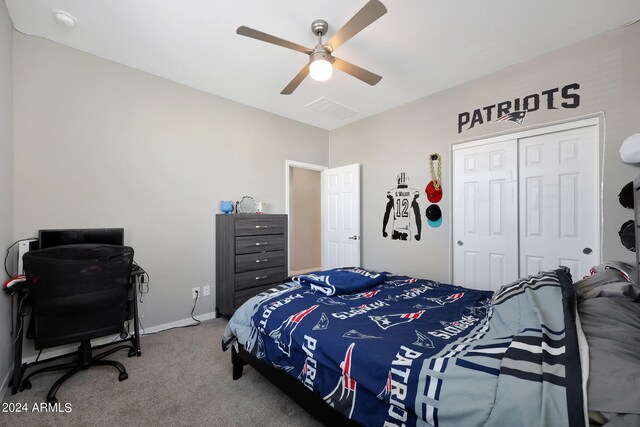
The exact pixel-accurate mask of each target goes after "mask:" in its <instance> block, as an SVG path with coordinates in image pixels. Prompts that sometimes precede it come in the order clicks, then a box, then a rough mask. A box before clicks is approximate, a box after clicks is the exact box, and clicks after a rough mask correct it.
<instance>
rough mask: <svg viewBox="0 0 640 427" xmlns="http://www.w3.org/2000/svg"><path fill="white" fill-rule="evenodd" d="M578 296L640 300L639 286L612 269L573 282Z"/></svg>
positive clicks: (583, 297)
mask: <svg viewBox="0 0 640 427" xmlns="http://www.w3.org/2000/svg"><path fill="white" fill-rule="evenodd" d="M573 286H574V287H575V289H576V292H577V293H578V298H579V299H580V300H582V299H589V298H597V297H605V298H624V299H628V300H631V301H640V286H638V285H637V284H635V283H633V282H630V281H628V280H627V276H626V275H625V274H624V273H622V272H620V271H618V270H614V269H606V270H602V271H600V272H598V273H595V274H593V275H591V276H587V277H585V278H584V279H582V280H578V281H577V282H575V283H574V284H573Z"/></svg>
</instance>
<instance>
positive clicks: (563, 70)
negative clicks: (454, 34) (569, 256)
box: [329, 23, 640, 281]
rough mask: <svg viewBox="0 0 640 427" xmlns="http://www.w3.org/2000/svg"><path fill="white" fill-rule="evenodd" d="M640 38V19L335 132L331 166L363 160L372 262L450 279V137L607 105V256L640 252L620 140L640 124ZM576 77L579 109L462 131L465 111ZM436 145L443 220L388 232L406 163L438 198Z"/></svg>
mask: <svg viewBox="0 0 640 427" xmlns="http://www.w3.org/2000/svg"><path fill="white" fill-rule="evenodd" d="M639 40H640V23H636V24H634V25H632V26H630V27H627V28H624V29H620V30H615V31H612V32H609V33H606V34H603V35H600V36H597V37H594V38H592V39H589V40H586V41H583V42H580V43H578V44H575V45H573V46H570V47H567V48H563V49H560V50H558V51H555V52H552V53H550V54H547V55H544V56H542V57H539V58H537V59H534V60H532V61H529V62H526V63H523V64H518V65H516V66H513V67H510V68H508V69H506V70H504V71H502V72H499V73H495V74H492V75H489V76H487V77H483V78H480V79H477V80H474V81H472V82H469V83H467V84H464V85H461V86H458V87H456V88H453V89H450V90H447V91H444V92H441V93H438V94H435V95H433V96H429V97H426V98H422V99H420V100H417V101H415V102H412V103H409V104H406V105H404V106H401V107H398V108H395V109H393V110H390V111H387V112H384V113H381V114H378V115H376V116H374V117H370V118H368V119H365V120H361V121H359V122H357V123H354V124H351V125H348V126H346V127H343V128H340V129H337V130H335V131H332V132H330V139H331V143H330V163H329V164H330V166H331V167H336V166H342V165H346V164H349V163H354V162H360V163H362V165H363V166H362V170H363V181H362V182H363V193H362V194H363V215H362V216H363V218H362V219H363V232H362V236H363V240H362V243H363V265H364V266H365V267H369V268H373V269H384V270H390V271H394V272H398V273H403V274H411V275H416V276H419V277H430V278H433V279H436V280H441V281H448V280H449V268H450V242H449V231H450V221H449V218H448V215H449V206H450V202H451V197H450V195H451V194H450V191H451V188H450V185H449V179H448V174H449V167H450V165H449V161H450V156H449V149H450V144H451V143H452V142H454V141H458V140H461V139H466V138H481V137H484V136H486V135H489V134H491V133H496V132H501V131H507V130H508V131H518V130H522V129H525V128H527V127H529V126H535V125H542V124H545V123H549V122H553V121H558V120H563V119H571V118H574V117H578V116H582V115H588V114H592V113H599V112H604V114H605V116H606V119H605V125H606V126H605V128H606V130H605V132H604V136H605V147H604V153H603V154H604V174H603V175H604V258H605V259H606V260H624V261H629V262H631V261H632V260H633V254H632V253H631V252H628V251H627V250H626V249H624V248H623V247H622V245H621V244H620V242H619V239H618V235H617V232H618V229H619V227H620V225H621V224H622V223H623V222H624V221H626V220H628V219H631V218H632V212H631V211H629V210H626V209H624V208H622V207H621V206H620V204H619V203H618V201H617V194H618V192H619V191H620V189H621V188H622V186H623V185H624V184H625V183H626V182H628V181H630V180H631V179H633V178H634V177H635V176H636V175H637V174H638V173H640V169H639V168H638V167H635V166H630V165H625V164H623V163H622V162H621V160H620V156H619V154H618V149H619V147H620V144H621V142H622V141H623V139H624V138H626V137H628V136H629V135H631V134H633V133H637V132H640V120H639V112H640V78H638V75H639V70H640V49H639V48H638V41H639ZM523 48H526V47H523ZM496 49H499V46H496ZM574 82H576V83H579V84H580V89H579V93H580V95H581V105H580V106H579V108H577V109H556V110H539V111H535V112H531V113H529V114H527V116H526V119H525V122H524V125H523V126H522V127H519V126H518V125H516V124H515V123H513V122H503V123H496V124H483V125H477V126H475V127H474V128H473V129H471V130H467V131H463V132H462V133H461V134H458V127H457V122H458V114H459V113H461V112H465V111H473V110H474V109H476V108H482V107H484V106H488V105H491V104H495V103H496V102H501V101H505V100H511V99H514V98H516V97H524V96H527V95H529V94H534V93H540V92H541V91H544V90H546V89H550V88H554V87H558V86H560V87H562V86H564V85H566V84H570V83H574ZM494 118H495V117H494ZM434 152H439V153H440V154H441V155H442V162H443V163H442V165H443V169H442V174H443V188H444V197H443V199H442V201H441V202H440V203H439V205H440V206H441V208H442V211H443V218H444V221H443V225H442V226H441V227H440V228H430V227H428V226H426V228H423V234H422V239H421V241H419V242H416V241H411V242H399V241H391V240H390V239H389V238H387V239H384V238H383V237H382V218H383V214H384V209H385V204H386V197H385V196H386V192H387V191H388V189H390V188H392V187H395V177H396V175H397V174H398V173H399V172H407V173H408V175H409V177H410V181H409V186H412V187H415V188H417V189H419V190H420V192H421V196H420V199H419V203H420V207H421V210H422V212H423V215H424V210H425V209H426V207H427V206H428V203H427V199H426V196H425V194H424V191H423V190H424V187H425V185H426V184H427V182H428V181H429V180H430V175H429V171H428V167H429V165H428V160H427V156H428V155H429V154H431V153H434Z"/></svg>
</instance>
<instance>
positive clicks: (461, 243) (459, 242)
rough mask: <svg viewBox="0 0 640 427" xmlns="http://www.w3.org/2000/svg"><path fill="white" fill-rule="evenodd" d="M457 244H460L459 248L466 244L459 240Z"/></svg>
mask: <svg viewBox="0 0 640 427" xmlns="http://www.w3.org/2000/svg"><path fill="white" fill-rule="evenodd" d="M456 243H457V244H458V246H462V245H464V242H463V241H462V240H458V241H457V242H456Z"/></svg>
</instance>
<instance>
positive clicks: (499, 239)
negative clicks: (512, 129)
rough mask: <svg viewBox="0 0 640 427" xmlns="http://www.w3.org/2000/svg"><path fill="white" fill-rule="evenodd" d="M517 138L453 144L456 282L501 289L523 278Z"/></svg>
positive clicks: (454, 278)
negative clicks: (519, 260) (520, 256)
mask: <svg viewBox="0 0 640 427" xmlns="http://www.w3.org/2000/svg"><path fill="white" fill-rule="evenodd" d="M517 167H518V155H517V142H516V140H515V139H514V140H509V141H502V142H496V143H492V144H484V145H474V146H470V147H466V148H456V147H455V146H454V148H453V199H452V202H453V206H452V212H453V267H454V268H453V283H454V284H455V285H461V286H465V287H469V288H478V289H491V290H497V289H498V288H499V287H500V286H502V285H503V284H505V283H509V282H512V281H514V280H516V279H517V278H518V204H517V201H518V196H517V190H518V184H517V182H518V181H517V176H518V172H517Z"/></svg>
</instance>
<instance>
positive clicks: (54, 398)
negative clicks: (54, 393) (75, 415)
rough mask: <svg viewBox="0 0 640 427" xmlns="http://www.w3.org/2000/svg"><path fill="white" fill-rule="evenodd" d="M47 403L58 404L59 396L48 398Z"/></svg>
mask: <svg viewBox="0 0 640 427" xmlns="http://www.w3.org/2000/svg"><path fill="white" fill-rule="evenodd" d="M47 403H52V404H54V405H55V404H56V403H58V398H57V397H52V398H51V399H49V398H47Z"/></svg>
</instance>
